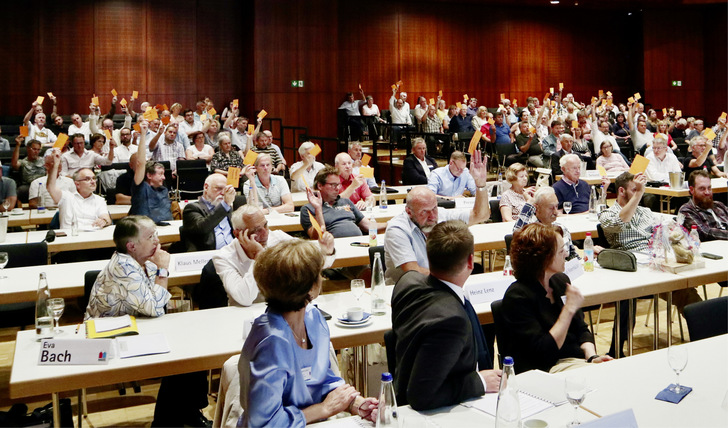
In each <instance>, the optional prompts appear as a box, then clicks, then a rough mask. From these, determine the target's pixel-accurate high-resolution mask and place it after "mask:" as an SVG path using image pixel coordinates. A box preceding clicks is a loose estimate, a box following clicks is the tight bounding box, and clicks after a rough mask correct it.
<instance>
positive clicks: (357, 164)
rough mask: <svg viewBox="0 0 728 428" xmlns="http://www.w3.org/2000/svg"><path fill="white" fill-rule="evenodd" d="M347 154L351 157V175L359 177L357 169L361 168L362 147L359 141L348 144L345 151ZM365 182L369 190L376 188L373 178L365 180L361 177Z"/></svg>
mask: <svg viewBox="0 0 728 428" xmlns="http://www.w3.org/2000/svg"><path fill="white" fill-rule="evenodd" d="M347 153H349V156H350V157H351V161H352V162H353V164H352V166H353V167H352V169H351V173H352V174H354V175H359V168H361V166H362V162H361V158H362V147H361V143H360V142H359V141H351V142H350V143H349V150H348V151H347ZM362 179H364V180H365V181H366V185H367V187H369V188H372V187H376V186H377V181H376V180H375V179H373V178H365V177H362Z"/></svg>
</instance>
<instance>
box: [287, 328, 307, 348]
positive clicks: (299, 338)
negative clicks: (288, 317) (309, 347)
mask: <svg viewBox="0 0 728 428" xmlns="http://www.w3.org/2000/svg"><path fill="white" fill-rule="evenodd" d="M288 326H289V327H291V325H290V324H289V325H288ZM305 331H306V330H305V328H304V332H305ZM291 332H292V333H293V336H294V337H295V338H296V339H298V340H300V341H301V344H303V345H305V344H306V337H305V336H306V335H305V333H304V337H303V338H301V337H298V335H297V334H296V331H295V330H294V329H293V327H291Z"/></svg>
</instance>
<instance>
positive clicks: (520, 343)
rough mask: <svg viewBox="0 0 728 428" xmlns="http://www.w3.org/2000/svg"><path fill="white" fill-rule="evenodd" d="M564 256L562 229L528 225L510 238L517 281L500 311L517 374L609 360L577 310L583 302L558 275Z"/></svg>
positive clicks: (534, 224)
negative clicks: (599, 350)
mask: <svg viewBox="0 0 728 428" xmlns="http://www.w3.org/2000/svg"><path fill="white" fill-rule="evenodd" d="M565 256H566V249H565V248H564V239H563V238H562V237H561V228H558V227H553V226H548V225H545V224H541V223H531V224H529V225H526V226H525V227H523V229H521V230H520V231H518V232H516V233H514V235H513V241H512V242H511V263H512V264H513V274H514V276H515V277H516V282H514V283H513V284H511V286H510V287H508V290H507V291H506V294H505V296H504V297H503V306H502V311H503V318H504V320H505V329H504V330H505V331H506V332H507V333H508V335H509V336H508V342H509V344H510V348H511V349H509V350H508V351H506V352H509V355H512V356H513V360H514V361H515V369H516V372H517V373H521V372H525V371H528V370H532V369H538V370H543V371H552V372H555V371H562V370H565V369H567V368H571V367H574V366H579V365H581V364H583V363H600V362H602V361H607V360H611V359H612V358H611V357H609V356H599V355H597V353H596V348H595V346H594V337H593V336H592V335H591V333H590V332H589V329H588V328H587V325H586V323H584V314H583V313H582V311H581V309H580V308H581V306H582V303H583V302H584V297H583V296H582V295H581V292H580V291H579V289H578V288H576V287H574V286H572V285H571V284H570V281H569V277H567V276H566V275H564V274H563V273H562V272H563V271H564V263H565V261H564V258H565ZM562 297H565V298H566V300H565V301H564V300H562ZM564 302H565V303H564Z"/></svg>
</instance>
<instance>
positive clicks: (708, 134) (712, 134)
mask: <svg viewBox="0 0 728 428" xmlns="http://www.w3.org/2000/svg"><path fill="white" fill-rule="evenodd" d="M703 137H705V138H707V139H708V141H710V140H713V139H714V138H715V132H713V130H712V129H710V128H708V129H706V130H705V131H703Z"/></svg>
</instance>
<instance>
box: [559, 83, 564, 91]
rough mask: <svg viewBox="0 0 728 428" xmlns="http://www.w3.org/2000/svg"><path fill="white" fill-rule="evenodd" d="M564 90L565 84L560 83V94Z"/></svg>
mask: <svg viewBox="0 0 728 428" xmlns="http://www.w3.org/2000/svg"><path fill="white" fill-rule="evenodd" d="M563 90H564V84H563V83H559V92H561V91H563Z"/></svg>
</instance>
